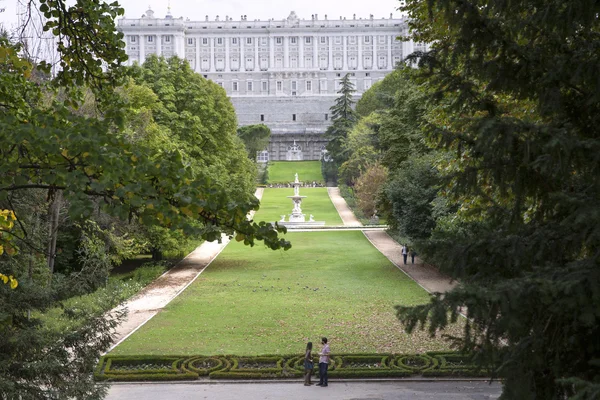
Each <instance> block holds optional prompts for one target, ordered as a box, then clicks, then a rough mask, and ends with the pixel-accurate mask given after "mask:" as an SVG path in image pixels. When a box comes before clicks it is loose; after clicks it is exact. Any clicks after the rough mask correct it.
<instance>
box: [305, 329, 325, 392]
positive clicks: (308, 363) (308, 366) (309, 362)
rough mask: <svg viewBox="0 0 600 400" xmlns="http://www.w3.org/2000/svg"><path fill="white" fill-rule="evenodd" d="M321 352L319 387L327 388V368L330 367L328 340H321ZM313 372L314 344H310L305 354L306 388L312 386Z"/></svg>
mask: <svg viewBox="0 0 600 400" xmlns="http://www.w3.org/2000/svg"><path fill="white" fill-rule="evenodd" d="M321 345H323V347H322V348H321V351H320V352H319V383H317V386H321V387H327V368H328V367H329V357H330V355H329V345H328V344H327V338H326V337H323V338H321ZM312 370H313V359H312V342H308V343H307V345H306V352H305V353H304V386H310V385H312V383H311V382H310V376H311V375H312Z"/></svg>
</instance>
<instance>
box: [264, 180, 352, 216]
mask: <svg viewBox="0 0 600 400" xmlns="http://www.w3.org/2000/svg"><path fill="white" fill-rule="evenodd" d="M293 194H294V189H291V188H285V189H268V188H267V189H265V192H264V194H263V197H262V199H261V201H260V210H258V212H257V213H256V215H255V217H254V220H255V221H267V222H274V221H279V220H280V219H281V215H282V214H285V215H286V217H285V220H286V221H287V220H288V219H289V216H288V215H289V214H290V213H291V212H292V208H293V203H292V200H291V199H288V198H287V197H286V196H292V195H293ZM300 195H301V196H307V197H306V198H305V199H303V200H302V212H303V213H304V214H306V220H307V221H308V218H309V216H310V214H312V215H314V217H315V221H325V224H326V225H343V222H342V219H341V218H340V215H339V214H338V212H337V210H336V209H335V207H334V206H333V203H331V199H330V198H329V195H328V194H327V188H300Z"/></svg>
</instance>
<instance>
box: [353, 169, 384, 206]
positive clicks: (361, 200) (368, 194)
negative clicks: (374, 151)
mask: <svg viewBox="0 0 600 400" xmlns="http://www.w3.org/2000/svg"><path fill="white" fill-rule="evenodd" d="M387 176H388V171H387V168H385V167H384V166H382V165H381V164H380V163H375V164H373V165H371V166H369V167H368V168H367V170H366V171H365V172H364V173H363V174H361V176H360V177H359V178H358V181H357V182H356V185H355V187H354V190H355V192H356V197H357V198H358V206H359V207H360V209H361V211H362V213H363V214H364V215H366V216H371V215H375V214H377V207H378V205H377V204H378V202H379V196H380V192H381V190H382V188H383V187H384V183H385V181H386V179H387Z"/></svg>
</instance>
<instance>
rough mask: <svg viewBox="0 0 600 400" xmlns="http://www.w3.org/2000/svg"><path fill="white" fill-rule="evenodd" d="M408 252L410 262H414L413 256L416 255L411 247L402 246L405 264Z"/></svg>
mask: <svg viewBox="0 0 600 400" xmlns="http://www.w3.org/2000/svg"><path fill="white" fill-rule="evenodd" d="M409 253H410V258H411V261H412V263H413V264H414V263H415V256H416V255H417V253H416V252H415V251H414V250H412V249H410V250H409V249H408V246H407V245H404V246H402V257H403V258H404V264H406V258H407V257H408V254H409Z"/></svg>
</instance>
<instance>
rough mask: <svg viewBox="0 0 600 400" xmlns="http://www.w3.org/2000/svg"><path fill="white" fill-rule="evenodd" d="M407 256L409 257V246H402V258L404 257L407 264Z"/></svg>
mask: <svg viewBox="0 0 600 400" xmlns="http://www.w3.org/2000/svg"><path fill="white" fill-rule="evenodd" d="M406 257H408V247H407V246H406V245H404V246H402V258H404V264H405V265H406Z"/></svg>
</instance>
